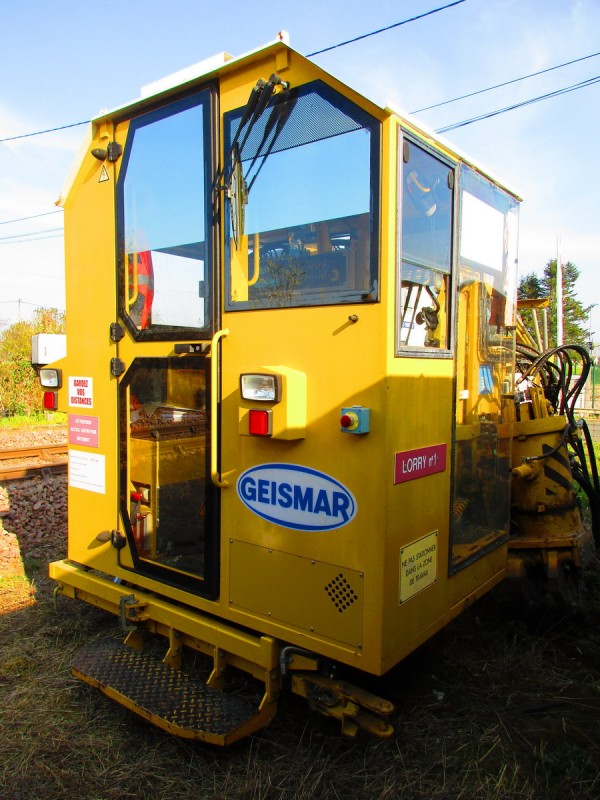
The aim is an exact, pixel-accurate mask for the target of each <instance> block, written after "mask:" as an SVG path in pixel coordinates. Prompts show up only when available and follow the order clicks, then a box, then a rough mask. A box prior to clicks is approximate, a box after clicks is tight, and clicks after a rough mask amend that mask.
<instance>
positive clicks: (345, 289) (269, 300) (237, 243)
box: [225, 82, 379, 310]
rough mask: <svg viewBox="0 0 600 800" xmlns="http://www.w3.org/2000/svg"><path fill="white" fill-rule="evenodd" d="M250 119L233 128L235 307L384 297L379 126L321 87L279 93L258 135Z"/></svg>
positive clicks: (231, 297) (230, 294)
mask: <svg viewBox="0 0 600 800" xmlns="http://www.w3.org/2000/svg"><path fill="white" fill-rule="evenodd" d="M243 114H244V109H238V110H236V111H234V112H231V113H230V114H228V115H226V124H225V128H226V136H227V143H226V146H227V147H228V148H230V147H231V143H232V142H233V143H234V142H235V140H236V135H238V134H240V133H242V134H243V135H239V136H237V138H238V139H240V140H241V142H242V145H241V150H240V152H239V160H240V161H241V169H239V170H238V171H237V172H234V175H232V178H233V179H234V184H235V185H234V186H233V187H232V188H231V189H230V192H229V194H230V214H229V215H228V220H229V231H228V267H229V269H228V287H227V288H228V291H227V299H226V304H227V309H228V310H236V309H247V308H277V307H289V306H303V305H321V304H333V303H356V302H365V301H372V300H376V299H377V236H374V235H373V232H374V231H377V227H378V225H377V212H378V194H379V191H378V173H379V123H378V122H377V121H376V120H375V119H373V118H372V117H370V116H369V115H368V114H366V113H365V112H364V111H362V110H361V109H359V108H358V107H356V106H354V105H353V104H351V103H349V102H348V100H346V99H345V98H342V97H341V96H339V95H338V94H337V93H336V92H334V91H333V90H332V89H330V88H329V87H327V86H325V85H324V84H322V83H320V82H316V83H313V84H308V85H307V86H304V87H301V88H300V89H297V90H295V89H290V90H287V91H283V92H281V93H279V94H278V95H276V96H275V97H274V98H273V100H272V101H271V103H270V105H269V106H268V107H267V109H266V110H265V111H264V112H263V114H262V115H261V116H260V117H259V118H258V120H257V121H256V122H255V124H254V125H253V126H252V128H251V130H250V133H248V131H247V130H246V131H244V130H242V131H241V132H240V130H239V129H240V123H241V122H242V119H243ZM243 128H244V126H243V125H242V129H243ZM242 180H243V186H242V187H240V182H241V181H242ZM244 200H246V201H247V202H246V203H244ZM240 203H244V208H243V209H241V208H240Z"/></svg>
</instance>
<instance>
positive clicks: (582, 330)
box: [518, 258, 588, 347]
mask: <svg viewBox="0 0 600 800" xmlns="http://www.w3.org/2000/svg"><path fill="white" fill-rule="evenodd" d="M579 275H580V272H579V269H578V268H577V266H576V265H575V264H573V263H572V262H571V261H567V263H566V264H563V341H564V342H565V343H567V344H582V345H587V339H588V332H587V330H586V327H585V324H586V321H587V315H588V309H586V308H585V307H584V306H583V304H582V303H581V302H580V301H579V300H577V299H576V297H575V293H576V290H575V284H576V283H577V279H578V278H579ZM518 297H519V299H523V298H529V299H533V298H541V297H548V298H549V299H550V308H549V309H548V342H549V345H550V347H555V346H556V320H557V314H556V259H555V258H553V259H551V260H550V261H548V263H547V264H546V266H545V267H544V274H543V276H541V277H540V276H539V275H536V274H535V273H534V272H530V273H529V274H528V275H524V276H523V277H522V278H521V280H520V281H519V288H518ZM521 316H522V318H523V321H524V323H525V325H526V327H527V329H528V330H529V331H530V332H531V333H532V335H533V318H532V312H531V311H529V310H528V309H523V311H522V312H521Z"/></svg>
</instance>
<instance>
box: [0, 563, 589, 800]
mask: <svg viewBox="0 0 600 800" xmlns="http://www.w3.org/2000/svg"><path fill="white" fill-rule="evenodd" d="M27 566H28V570H29V573H30V574H29V579H25V578H22V579H21V580H20V581H15V582H14V584H13V588H14V590H15V591H16V592H17V596H19V597H22V598H24V599H25V600H27V598H29V600H28V602H31V599H32V597H33V592H34V588H35V593H36V595H37V602H36V603H35V604H34V605H27V604H26V603H24V604H23V605H21V606H20V607H14V606H12V607H11V606H10V604H9V605H8V606H6V605H5V606H4V610H5V613H3V614H2V615H1V616H0V641H1V642H2V647H1V650H0V731H2V736H0V797H2V798H3V800H38V799H39V798H42V797H43V798H44V800H64V799H65V798H71V797H77V798H79V800H117V798H118V800H138V798H152V800H179V799H180V798H181V800H183V798H186V800H187V798H190V797H194V798H201V799H202V800H229V799H230V798H231V800H263V799H264V800H271V799H274V800H309V798H310V800H313V799H314V798H319V799H322V800H339V799H340V798H346V799H350V800H356V799H357V798H361V799H362V798H368V800H392V798H407V799H410V798H419V799H421V798H423V800H425V798H427V800H450V798H452V800H455V799H457V798H464V799H465V800H479V799H480V798H481V800H516V799H517V798H519V800H521V799H522V800H540V799H541V798H544V800H567V799H570V798H578V800H584V799H586V798H590V800H591V798H594V799H595V798H597V797H598V796H600V626H599V625H598V623H599V622H600V572H598V571H591V572H590V573H589V575H588V604H589V610H588V613H587V615H586V616H584V617H578V618H560V617H558V618H547V619H545V620H544V626H543V627H541V626H540V625H535V626H532V625H531V624H530V623H526V622H524V621H519V620H516V619H514V618H511V617H510V616H508V615H507V614H506V613H505V606H504V604H503V602H501V600H502V598H501V597H499V596H492V597H489V598H486V599H484V600H483V601H481V602H480V603H479V604H477V605H476V606H474V607H473V608H472V609H471V610H469V611H468V612H466V613H465V614H464V615H463V616H462V617H461V618H460V619H458V620H456V621H455V622H454V623H453V624H452V625H450V626H449V627H448V628H447V629H446V630H445V631H443V632H442V633H441V634H440V635H438V636H437V637H435V638H434V639H433V640H432V641H431V642H429V643H428V644H427V645H425V646H424V647H423V648H421V649H420V650H419V651H418V652H417V653H415V654H414V655H413V656H411V657H410V658H408V659H407V660H406V661H405V662H403V663H402V664H401V665H399V667H397V668H396V669H395V670H393V671H392V673H390V674H389V675H387V676H386V677H385V678H384V679H382V680H381V681H377V682H376V684H377V686H376V688H377V690H378V691H380V692H381V694H382V695H383V696H385V697H388V698H390V699H391V700H393V701H394V702H395V703H396V708H397V711H396V714H395V718H394V724H395V728H396V731H395V734H394V736H393V737H392V738H391V739H390V740H386V741H379V740H376V739H370V738H367V737H363V736H359V737H358V738H356V739H345V738H343V737H342V736H341V735H340V734H339V730H338V726H337V723H335V722H334V721H332V720H327V719H324V718H323V717H320V716H316V715H313V714H311V712H310V710H309V709H308V707H307V706H306V705H305V703H304V702H303V701H302V700H300V698H297V697H294V696H291V695H284V697H283V699H282V700H281V703H280V713H279V715H278V716H277V718H276V719H275V720H274V722H273V723H272V724H271V725H270V726H269V727H268V728H267V729H266V730H265V731H263V732H262V733H260V734H257V735H255V736H252V737H249V738H248V739H246V740H244V741H242V742H240V743H238V744H237V745H234V746H233V747H231V748H228V749H220V748H214V747H210V746H207V745H202V744H195V743H190V742H186V741H182V740H178V739H175V738H173V737H171V736H169V735H167V734H166V733H163V732H162V731H160V730H158V729H155V728H153V727H151V726H149V725H147V724H146V723H145V722H143V721H142V720H140V719H138V718H137V717H136V716H134V715H133V714H131V713H129V712H127V711H125V710H124V709H122V708H121V707H120V706H118V705H117V704H115V703H114V702H112V701H110V700H108V699H107V698H105V697H104V696H103V695H102V694H100V693H99V692H97V691H95V690H93V689H90V688H89V687H87V686H86V685H84V684H81V683H79V682H78V681H76V680H75V679H73V678H72V677H71V676H70V673H69V665H70V662H71V659H72V657H73V654H74V652H75V651H76V650H77V648H78V647H79V646H80V645H81V644H83V643H84V642H87V641H89V640H90V639H92V638H94V637H96V636H102V635H105V634H106V633H109V632H113V631H114V630H115V626H116V622H115V620H114V618H113V617H112V616H111V615H108V614H105V613H104V612H102V611H99V610H97V609H94V608H91V607H89V606H87V605H85V604H80V603H77V602H75V601H71V600H68V599H66V598H63V597H60V598H58V604H57V608H56V610H55V609H54V608H53V604H52V595H51V585H50V583H49V581H48V579H47V578H46V577H45V574H44V573H45V567H44V566H39V567H38V566H36V565H27ZM27 587H29V589H28V588H27ZM1 588H2V583H0V604H3V603H4V600H5V597H6V595H2V593H1ZM371 688H373V687H371Z"/></svg>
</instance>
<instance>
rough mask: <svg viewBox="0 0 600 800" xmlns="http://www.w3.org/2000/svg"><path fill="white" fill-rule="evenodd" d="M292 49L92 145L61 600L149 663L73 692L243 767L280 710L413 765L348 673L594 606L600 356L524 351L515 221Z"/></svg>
mask: <svg viewBox="0 0 600 800" xmlns="http://www.w3.org/2000/svg"><path fill="white" fill-rule="evenodd" d="M282 38H284V37H280V38H279V39H277V40H275V41H274V42H272V43H270V44H268V45H265V46H264V47H261V48H259V49H257V50H255V51H252V52H250V53H248V54H246V55H244V56H241V57H239V58H232V57H230V56H227V55H226V54H222V55H221V56H219V57H215V58H213V59H210V60H209V61H207V62H203V63H202V64H200V65H197V67H196V68H195V70H192V71H187V72H184V73H181V74H178V75H175V76H172V78H171V79H170V80H169V79H165V80H164V81H162V82H160V83H158V84H156V85H153V86H151V87H147V89H146V90H144V91H143V95H142V97H141V99H139V100H137V101H136V102H134V103H133V104H131V105H128V106H126V107H122V108H118V109H116V110H115V111H112V112H110V113H105V114H103V115H102V116H100V117H98V118H97V119H96V120H94V121H93V123H92V124H91V126H90V131H89V136H88V139H87V140H86V142H85V143H84V146H83V149H82V152H81V155H80V158H79V160H78V162H77V164H76V166H75V169H74V171H73V173H72V175H71V177H70V179H69V182H68V186H67V187H66V189H65V191H64V192H63V196H62V198H61V202H62V204H63V206H64V212H65V243H66V244H65V246H66V291H67V355H66V357H65V358H64V359H61V360H60V361H58V362H55V363H54V364H51V365H48V366H47V367H45V368H43V369H42V370H41V373H40V376H41V381H42V385H43V386H44V388H45V393H44V405H45V407H46V408H49V409H54V408H58V409H61V410H64V411H66V412H67V413H68V424H69V478H68V482H69V530H68V555H67V558H66V559H65V560H62V561H58V562H55V563H52V564H51V565H50V574H51V576H52V578H53V579H54V580H55V581H56V582H57V592H58V593H61V594H63V595H66V596H68V597H72V598H78V599H80V600H82V601H85V602H87V603H90V604H92V605H94V606H98V607H100V608H102V609H106V610H108V611H110V612H112V613H114V614H115V615H116V617H117V618H118V620H119V622H120V626H121V627H122V629H123V633H124V641H120V640H117V639H115V638H110V639H108V640H104V639H103V640H99V641H95V642H91V643H90V644H89V645H88V646H86V647H85V648H84V649H83V650H82V651H81V652H80V653H78V655H77V656H76V658H75V661H74V664H73V670H74V673H75V675H77V676H78V677H80V678H82V679H83V680H85V681H87V682H88V683H90V684H92V685H93V686H97V687H99V688H100V689H102V690H103V691H104V692H106V693H107V694H108V695H109V696H111V697H113V698H114V699H116V700H118V701H119V702H121V703H123V704H124V705H125V706H127V707H129V708H130V709H132V710H133V711H135V712H137V713H139V714H140V715H142V716H143V717H145V718H146V719H148V720H150V721H152V722H153V723H155V724H158V725H160V726H162V727H163V728H165V729H166V730H168V731H171V732H173V733H175V734H177V735H180V736H186V737H190V738H196V739H200V740H204V741H208V742H212V743H216V744H229V743H231V742H233V741H235V740H237V739H240V738H241V737H243V736H246V735H248V734H250V733H252V732H253V731H256V730H258V729H260V728H261V727H263V726H265V725H266V724H267V723H268V722H269V720H271V719H272V718H273V716H274V715H275V713H276V709H277V699H278V695H279V694H280V692H281V691H282V690H291V691H292V692H294V693H296V694H299V695H301V696H304V697H306V698H307V700H308V702H309V704H310V705H311V707H313V708H315V709H317V710H319V711H321V712H322V713H324V714H326V715H330V716H333V717H336V718H338V719H339V720H340V721H341V724H342V729H343V731H344V732H345V733H348V734H353V733H355V732H356V731H357V730H358V729H359V728H362V729H365V730H367V731H370V732H372V733H374V734H376V735H379V736H387V735H389V734H390V733H391V732H392V730H393V727H392V723H391V721H390V720H391V719H392V712H393V706H392V704H391V703H390V702H388V701H386V700H385V699H382V698H380V697H377V696H375V695H373V694H371V693H369V692H367V691H366V690H364V689H362V688H360V687H359V686H358V685H354V683H352V684H351V683H349V682H346V681H344V680H340V679H337V678H336V677H335V675H336V673H335V672H333V671H332V665H334V666H335V665H339V669H340V674H344V670H345V668H346V667H349V668H352V670H354V671H361V672H362V673H367V674H370V675H374V676H381V675H383V674H384V673H386V672H387V671H388V670H390V669H391V668H392V667H394V665H396V664H398V663H399V662H400V661H401V660H402V659H403V658H405V657H406V656H407V655H408V654H409V653H411V652H412V651H413V650H415V649H416V648H417V647H419V645H421V644H422V643H423V642H425V641H426V640H427V639H429V638H430V637H431V636H432V635H433V634H434V633H436V632H437V631H439V630H440V629H441V628H443V627H444V626H445V625H446V624H447V623H448V622H449V621H450V620H452V619H453V618H454V617H455V616H456V615H457V614H459V613H460V612H461V611H462V610H463V609H464V608H465V607H467V606H468V605H469V604H471V603H472V602H473V601H474V600H475V599H476V598H479V597H481V596H482V595H484V594H485V593H486V592H488V591H489V590H490V589H492V587H494V586H495V585H496V584H498V583H499V582H500V581H501V580H503V579H504V578H505V577H507V576H513V577H520V578H522V579H526V580H529V581H530V583H531V585H534V584H535V583H536V582H537V583H538V584H539V586H540V587H541V588H542V589H544V590H545V591H546V592H547V593H549V594H553V595H555V596H560V597H563V598H564V599H566V601H567V602H568V603H573V602H577V600H578V593H579V588H580V581H581V569H582V563H583V560H584V558H585V555H586V551H587V549H588V548H589V547H590V542H591V540H590V535H589V534H588V533H587V531H586V530H585V529H584V526H583V525H582V522H581V518H580V514H579V510H578V506H577V504H576V501H575V494H574V490H573V475H572V468H571V464H570V456H569V455H568V453H570V452H571V451H568V450H567V448H568V447H570V448H571V450H573V449H575V450H576V451H577V452H578V453H579V454H580V455H581V454H582V453H583V448H584V445H585V441H584V439H583V434H582V431H581V429H580V428H576V426H575V425H574V420H573V417H572V402H571V401H572V399H573V397H574V394H576V392H577V391H578V387H579V383H580V379H581V378H583V379H584V378H585V375H581V376H580V377H579V378H577V381H576V383H575V384H574V383H573V381H571V383H569V382H568V381H567V380H566V377H571V376H570V375H567V373H569V371H570V370H572V365H573V360H574V358H575V356H577V357H579V356H581V358H582V360H584V361H585V358H587V355H586V353H585V351H583V350H582V349H581V348H572V349H571V350H570V351H569V348H566V349H561V350H559V351H556V352H554V353H553V354H550V355H548V354H545V355H541V354H540V353H538V352H536V349H535V347H534V345H533V343H532V342H531V341H528V340H527V338H526V335H525V333H524V332H522V333H521V334H519V332H518V320H517V314H516V269H517V261H516V255H517V250H516V248H517V219H518V207H519V199H518V197H517V196H516V195H515V194H514V193H513V192H511V191H510V190H508V189H506V188H505V187H503V186H502V185H500V184H499V183H498V182H497V181H495V180H493V179H492V178H491V177H489V176H488V175H487V174H486V173H485V172H484V171H482V170H481V169H480V168H478V167H477V166H475V165H474V164H473V163H471V162H470V161H469V160H467V159H465V158H464V157H462V156H460V155H459V154H458V153H457V152H455V151H454V150H453V149H451V148H450V147H449V146H448V145H447V144H443V143H442V142H440V141H437V140H436V139H435V137H433V136H432V135H431V134H430V133H428V132H426V131H424V130H422V129H420V128H419V127H418V126H417V125H416V124H415V123H414V121H411V120H409V119H407V118H405V117H403V116H402V115H401V114H399V113H397V112H396V111H394V110H393V109H390V108H381V107H379V106H378V105H376V104H374V103H372V102H370V101H369V100H367V99H366V98H364V97H362V96H361V95H360V94H358V93H357V92H355V91H353V90H352V89H350V88H349V87H347V86H345V85H344V84H342V83H341V82H340V81H338V80H336V79H335V78H333V77H332V76H331V75H329V74H327V73H326V72H324V71H323V70H322V69H320V68H319V67H317V66H316V65H315V64H313V63H312V62H311V61H309V60H307V59H306V58H304V57H302V56H301V55H299V54H298V53H297V52H295V51H294V50H293V49H291V48H290V47H289V46H288V44H287V43H286V42H285V41H283V40H281V39H282ZM517 338H518V339H519V341H518V346H517ZM585 363H587V364H588V367H589V360H588V362H585ZM584 372H585V369H584ZM565 376H566V377H565ZM573 387H575V388H573ZM578 469H579V467H578ZM582 469H583V467H582ZM584 477H585V476H583V474H582V476H581V480H582V481H584ZM594 481H596V484H597V478H596V477H595V474H594V476H592V477H590V478H589V481H588V482H589V483H590V488H591V490H593V489H594V485H593V484H594ZM584 482H585V481H584ZM596 489H597V485H596ZM511 498H512V500H511ZM511 504H512V506H511ZM157 641H160V642H163V643H164V649H163V653H162V654H161V657H158V658H157V657H156V642H157ZM190 653H191V654H192V655H197V654H203V656H206V657H207V658H208V662H209V670H208V672H207V677H206V679H205V680H200V679H199V677H198V676H197V675H196V674H193V672H192V673H190V672H189V671H187V672H186V670H185V666H186V660H187V656H188V654H190ZM239 670H241V671H243V672H245V673H247V674H248V675H249V676H251V679H252V680H251V681H250V683H254V682H255V681H256V682H257V685H258V686H259V687H260V691H259V693H258V697H257V701H256V703H255V704H253V703H252V702H250V701H247V700H246V699H240V697H239V696H238V695H237V694H234V693H231V692H230V693H228V692H227V689H228V686H229V682H228V677H229V675H231V674H234V675H235V674H236V672H237V671H239ZM347 672H348V673H350V670H347ZM352 674H356V672H352ZM356 683H359V681H356Z"/></svg>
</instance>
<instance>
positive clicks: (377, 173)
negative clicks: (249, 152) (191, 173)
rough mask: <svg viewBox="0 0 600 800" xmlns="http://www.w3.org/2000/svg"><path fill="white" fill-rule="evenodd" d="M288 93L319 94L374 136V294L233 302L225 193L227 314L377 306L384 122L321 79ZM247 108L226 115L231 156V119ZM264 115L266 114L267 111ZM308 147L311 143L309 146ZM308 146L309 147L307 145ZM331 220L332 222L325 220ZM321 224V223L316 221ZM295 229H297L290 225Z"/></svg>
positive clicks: (371, 264)
mask: <svg viewBox="0 0 600 800" xmlns="http://www.w3.org/2000/svg"><path fill="white" fill-rule="evenodd" d="M288 91H293V92H294V93H295V94H296V96H297V97H303V96H304V95H307V94H309V93H310V92H315V91H316V92H317V93H318V94H319V95H320V96H321V97H322V98H323V99H324V100H326V101H328V102H329V103H331V105H333V106H335V107H337V108H338V109H339V110H340V111H342V112H343V113H344V114H347V116H349V117H350V118H351V119H353V120H354V121H355V122H357V123H358V124H359V125H360V128H357V130H360V129H367V130H368V131H369V133H370V146H369V210H368V214H369V237H370V246H369V263H368V269H369V276H370V281H371V287H372V288H373V291H372V292H371V293H370V294H369V295H366V294H365V295H364V297H363V298H361V297H360V296H359V293H358V292H355V293H354V295H353V296H352V297H348V298H346V297H345V296H344V295H345V294H347V293H348V292H347V290H346V292H340V294H339V295H338V296H335V292H333V291H331V292H328V293H327V294H328V296H327V298H326V300H325V301H324V302H314V297H316V295H317V292H316V291H315V290H314V289H313V290H312V292H313V294H311V290H308V291H307V293H306V294H305V295H303V296H302V297H301V302H293V303H291V304H286V305H282V306H277V305H252V301H251V300H241V301H237V300H236V301H234V300H232V299H231V290H232V278H231V269H232V247H235V244H233V234H232V224H231V200H230V199H229V197H228V196H227V193H226V194H225V203H224V215H223V216H224V271H225V278H224V284H225V285H224V310H225V311H226V312H236V311H277V310H285V309H292V308H317V307H325V306H337V305H362V304H363V303H365V302H367V303H374V302H379V301H380V300H381V294H380V291H381V290H380V286H381V263H380V261H381V260H380V252H381V244H380V229H381V192H382V189H381V184H382V166H381V165H382V155H381V141H382V131H381V127H382V125H381V121H380V120H379V119H378V118H377V117H375V116H373V115H372V114H370V113H369V112H368V111H366V110H365V109H363V108H361V107H360V106H359V105H358V104H356V103H355V102H353V101H352V100H351V99H350V98H349V97H346V96H345V95H343V94H342V93H341V92H339V91H338V90H337V89H334V88H333V87H332V86H330V85H329V84H327V83H325V82H324V81H322V80H320V79H317V80H314V81H310V82H308V83H305V84H302V85H300V86H298V87H293V88H292V89H290V90H288ZM272 104H273V101H271V102H270V103H269V104H268V105H267V106H266V108H265V111H268V110H269V109H270V108H271V107H272ZM243 111H244V108H243V107H241V108H235V109H231V110H230V111H228V112H226V113H225V114H224V115H223V129H224V148H225V153H229V151H230V148H231V138H232V137H231V125H230V124H229V121H230V119H231V118H232V116H233V115H235V117H239V116H241V115H242V114H243ZM263 113H264V112H263ZM306 144H308V143H306ZM303 146H306V145H303ZM323 221H329V220H323ZM315 222H318V220H315ZM290 227H293V226H290Z"/></svg>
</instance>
